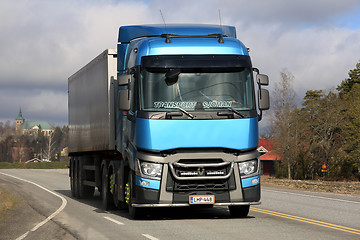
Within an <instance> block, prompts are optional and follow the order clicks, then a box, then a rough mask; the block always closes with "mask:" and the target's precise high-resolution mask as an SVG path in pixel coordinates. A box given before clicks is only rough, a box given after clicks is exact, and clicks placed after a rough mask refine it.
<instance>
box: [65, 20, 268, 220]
mask: <svg viewBox="0 0 360 240" xmlns="http://www.w3.org/2000/svg"><path fill="white" fill-rule="evenodd" d="M253 73H255V74H253ZM264 85H268V77H267V76H266V75H263V74H260V73H259V70H258V69H256V68H253V66H252V63H251V60H250V57H249V53H248V49H247V48H246V47H245V46H244V44H243V43H241V42H240V41H239V40H238V39H236V31H235V27H233V26H218V25H188V24H186V25H184V24H182V25H180V24H172V25H139V26H123V27H120V29H119V38H118V45H117V49H107V50H105V51H104V52H103V53H101V54H100V55H99V56H97V57H96V58H95V59H94V60H92V61H91V62H90V63H88V64H87V65H86V66H84V67H83V68H81V69H80V70H79V71H77V72H76V73H75V74H74V75H72V76H71V77H70V78H69V79H68V92H69V94H68V107H69V127H70V130H69V156H70V171H69V176H70V186H71V193H72V196H73V197H75V198H88V197H91V196H93V195H94V192H95V189H96V188H97V189H98V190H99V192H100V194H101V199H102V206H103V208H104V209H109V208H112V207H117V208H120V209H129V212H130V216H131V217H132V218H137V217H140V216H142V214H145V213H146V210H147V209H149V208H155V207H188V206H192V207H196V206H204V205H207V206H210V207H211V206H228V207H229V211H230V213H231V215H233V216H236V217H245V216H247V214H248V212H249V206H250V205H254V204H260V160H259V153H258V151H257V146H258V121H260V120H261V116H262V110H267V109H268V108H269V92H268V91H267V90H266V89H263V88H261V87H262V86H264Z"/></svg>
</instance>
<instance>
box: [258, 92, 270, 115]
mask: <svg viewBox="0 0 360 240" xmlns="http://www.w3.org/2000/svg"><path fill="white" fill-rule="evenodd" d="M258 98H259V109H260V110H268V109H269V108H270V96H269V91H268V90H266V89H259V91H258Z"/></svg>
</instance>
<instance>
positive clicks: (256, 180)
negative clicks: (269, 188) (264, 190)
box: [241, 175, 260, 188]
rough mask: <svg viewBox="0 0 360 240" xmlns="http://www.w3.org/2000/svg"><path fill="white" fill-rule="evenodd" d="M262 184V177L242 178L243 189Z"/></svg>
mask: <svg viewBox="0 0 360 240" xmlns="http://www.w3.org/2000/svg"><path fill="white" fill-rule="evenodd" d="M259 184H260V176H259V175H257V176H255V177H249V178H242V179H241V186H242V187H243V188H248V187H253V186H256V185H259Z"/></svg>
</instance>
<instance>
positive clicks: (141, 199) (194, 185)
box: [132, 151, 261, 207]
mask: <svg viewBox="0 0 360 240" xmlns="http://www.w3.org/2000/svg"><path fill="white" fill-rule="evenodd" d="M257 154H258V153H257V152H255V151H254V152H250V153H246V154H243V155H240V156H236V157H234V155H232V154H226V153H214V152H212V153H211V154H210V155H209V154H205V153H191V154H185V153H181V154H176V155H177V156H176V157H178V158H180V159H186V158H191V159H210V158H216V159H223V160H224V162H229V163H232V164H230V165H228V169H231V170H230V171H231V172H230V174H229V176H227V175H226V178H227V179H225V178H224V179H221V178H220V179H218V180H216V181H209V180H210V179H202V178H200V177H198V178H197V179H199V181H195V180H194V179H192V178H190V180H189V181H186V180H183V179H177V178H175V177H174V176H173V172H174V171H173V169H171V164H168V163H171V162H176V159H173V158H174V156H169V157H164V158H163V157H162V158H158V157H154V156H149V155H145V154H144V155H143V154H141V156H138V158H139V159H142V160H146V161H151V162H160V163H165V164H164V165H163V170H162V178H161V179H162V181H161V182H160V181H156V180H150V179H146V178H142V177H138V176H136V177H135V179H136V180H135V181H134V182H135V184H134V185H135V186H134V190H135V191H134V195H135V196H133V204H132V206H133V207H187V206H193V205H191V204H189V196H190V195H214V196H215V203H214V204H213V206H241V205H258V204H261V202H260V176H259V172H257V173H256V174H253V175H251V176H250V177H247V178H243V177H241V176H240V173H239V168H238V164H236V162H239V160H240V161H241V160H242V161H244V160H248V159H253V158H256V157H257V156H258V155H257ZM179 155H180V156H179ZM234 162H235V164H234ZM230 166H231V167H230ZM227 171H228V170H227ZM227 173H229V172H227ZM211 179H212V178H211ZM201 181H202V182H201ZM183 183H184V184H183Z"/></svg>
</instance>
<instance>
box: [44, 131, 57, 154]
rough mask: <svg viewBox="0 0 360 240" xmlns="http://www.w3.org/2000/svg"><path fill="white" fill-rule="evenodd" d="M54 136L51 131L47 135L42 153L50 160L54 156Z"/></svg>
mask: <svg viewBox="0 0 360 240" xmlns="http://www.w3.org/2000/svg"><path fill="white" fill-rule="evenodd" d="M54 136H55V134H54V133H51V134H50V135H49V136H48V137H47V143H46V149H45V150H44V154H43V155H44V156H45V157H46V159H47V160H50V159H51V158H52V157H53V156H54V153H55V141H54Z"/></svg>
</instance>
